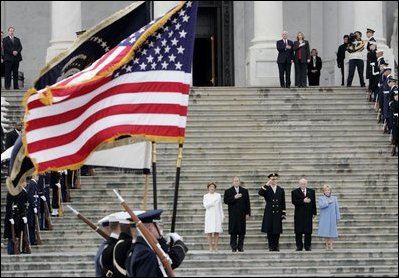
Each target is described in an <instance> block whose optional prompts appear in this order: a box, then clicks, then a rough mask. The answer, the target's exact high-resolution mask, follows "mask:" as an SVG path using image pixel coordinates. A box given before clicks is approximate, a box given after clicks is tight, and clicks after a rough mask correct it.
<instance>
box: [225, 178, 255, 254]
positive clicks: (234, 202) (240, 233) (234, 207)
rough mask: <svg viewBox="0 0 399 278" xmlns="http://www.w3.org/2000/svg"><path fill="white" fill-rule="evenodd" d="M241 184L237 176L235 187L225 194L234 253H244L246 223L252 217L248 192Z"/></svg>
mask: <svg viewBox="0 0 399 278" xmlns="http://www.w3.org/2000/svg"><path fill="white" fill-rule="evenodd" d="M240 184H241V181H240V178H239V177H237V176H236V177H234V178H233V182H232V185H233V186H232V187H230V188H229V189H227V190H226V191H225V192H224V203H225V204H226V205H228V207H229V234H230V246H231V250H232V251H233V252H237V250H238V252H244V238H245V233H246V223H247V222H246V221H247V220H248V219H249V217H250V216H251V204H250V201H249V194H248V190H247V189H245V188H244V187H242V186H240ZM237 237H238V242H237Z"/></svg>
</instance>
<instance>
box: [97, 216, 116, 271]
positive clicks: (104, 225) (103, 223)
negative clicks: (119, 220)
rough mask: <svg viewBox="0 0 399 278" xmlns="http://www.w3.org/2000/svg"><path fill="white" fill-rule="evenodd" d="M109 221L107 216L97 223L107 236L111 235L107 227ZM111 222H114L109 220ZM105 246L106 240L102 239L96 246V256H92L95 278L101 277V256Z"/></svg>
mask: <svg viewBox="0 0 399 278" xmlns="http://www.w3.org/2000/svg"><path fill="white" fill-rule="evenodd" d="M109 219H110V215H107V216H106V217H104V218H103V219H101V220H100V221H98V222H97V224H98V225H99V226H101V227H102V229H103V231H104V232H105V233H106V234H107V235H110V234H111V228H110V227H109ZM111 221H113V222H115V220H113V219H111ZM106 244H107V240H105V239H103V240H102V241H101V243H100V245H99V246H98V250H97V253H96V255H95V256H94V269H95V277H101V276H102V264H101V255H102V253H103V251H104V248H105V246H106Z"/></svg>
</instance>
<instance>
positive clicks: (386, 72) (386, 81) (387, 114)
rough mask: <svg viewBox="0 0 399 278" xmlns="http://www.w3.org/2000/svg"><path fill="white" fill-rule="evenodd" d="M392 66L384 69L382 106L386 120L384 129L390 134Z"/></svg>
mask: <svg viewBox="0 0 399 278" xmlns="http://www.w3.org/2000/svg"><path fill="white" fill-rule="evenodd" d="M391 72H392V68H391V67H385V68H384V70H383V79H382V93H383V94H382V107H381V113H382V117H383V120H384V126H383V130H384V133H386V134H388V133H390V131H391V130H390V119H389V118H390V117H391V115H390V111H389V92H390V91H391V86H392V84H391V85H390V84H389V83H390V81H389V80H392V79H393V78H392V76H391Z"/></svg>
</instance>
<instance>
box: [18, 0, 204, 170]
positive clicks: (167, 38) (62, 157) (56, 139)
mask: <svg viewBox="0 0 399 278" xmlns="http://www.w3.org/2000/svg"><path fill="white" fill-rule="evenodd" d="M196 13H197V1H183V2H182V3H180V4H179V5H178V6H177V7H176V8H174V9H172V10H171V11H170V12H168V13H167V14H165V15H164V16H162V17H160V18H159V19H157V20H154V21H152V22H150V23H149V24H148V25H146V26H144V27H143V28H141V29H140V30H139V31H137V32H136V33H134V34H132V35H130V36H129V37H127V38H126V39H124V40H123V41H122V42H120V43H119V45H118V46H116V47H115V48H114V49H112V50H111V51H109V52H108V53H107V54H105V55H104V56H103V57H101V58H100V59H99V60H97V61H96V62H94V63H93V64H92V65H91V66H90V67H89V68H87V69H85V70H83V71H81V72H79V73H77V74H75V75H73V76H71V77H69V78H67V79H65V80H62V81H60V82H58V83H56V84H54V85H52V86H49V87H47V88H45V89H42V90H40V91H35V90H31V91H28V92H27V93H26V95H25V100H24V101H25V105H26V114H25V123H26V124H25V133H24V145H25V148H26V150H27V154H28V155H29V157H30V158H31V159H32V161H33V163H34V164H35V167H36V172H38V173H42V172H45V171H48V170H60V169H76V168H79V167H80V166H81V165H82V163H83V162H84V161H85V159H86V158H87V157H88V156H89V155H90V153H91V152H93V151H94V150H95V149H96V148H98V146H99V145H101V146H103V145H104V144H110V143H111V144H112V143H113V142H114V140H115V139H116V138H118V137H120V136H123V135H129V136H132V137H134V138H135V139H137V140H151V141H158V142H176V143H183V141H184V135H185V127H186V119H187V107H188V96H189V89H190V84H191V80H192V78H191V65H192V56H193V46H194V37H195V23H196Z"/></svg>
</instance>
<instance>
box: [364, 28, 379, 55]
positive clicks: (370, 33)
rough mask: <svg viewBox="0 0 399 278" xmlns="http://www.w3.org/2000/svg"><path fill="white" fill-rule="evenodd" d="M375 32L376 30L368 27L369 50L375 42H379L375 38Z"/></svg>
mask: <svg viewBox="0 0 399 278" xmlns="http://www.w3.org/2000/svg"><path fill="white" fill-rule="evenodd" d="M374 33H375V31H374V30H373V29H371V28H367V32H366V36H367V39H368V42H367V51H370V46H372V45H373V44H375V45H377V42H376V40H375V39H374Z"/></svg>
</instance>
